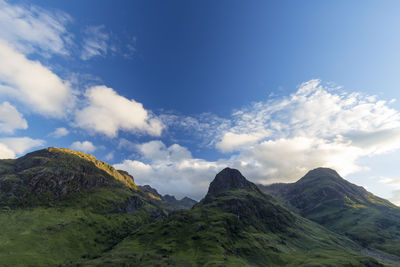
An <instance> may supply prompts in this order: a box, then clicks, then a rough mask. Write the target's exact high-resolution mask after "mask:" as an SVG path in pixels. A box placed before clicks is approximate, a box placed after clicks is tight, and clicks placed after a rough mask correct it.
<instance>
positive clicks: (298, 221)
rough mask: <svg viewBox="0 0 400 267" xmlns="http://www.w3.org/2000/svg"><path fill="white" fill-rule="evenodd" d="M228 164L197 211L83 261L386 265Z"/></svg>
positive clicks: (173, 216)
mask: <svg viewBox="0 0 400 267" xmlns="http://www.w3.org/2000/svg"><path fill="white" fill-rule="evenodd" d="M233 171H234V170H230V169H229V170H227V171H226V170H224V171H222V172H221V173H222V175H221V173H220V174H218V175H217V178H216V179H215V180H214V181H213V182H212V184H211V186H210V189H209V193H208V194H207V196H206V197H205V198H204V199H203V200H202V201H201V202H200V203H199V204H197V205H195V206H194V208H193V209H192V210H190V211H177V212H173V213H172V214H170V215H169V216H168V217H167V218H165V219H163V220H160V221H158V222H155V223H153V224H151V225H148V226H145V227H143V228H141V229H139V230H138V231H137V232H135V233H134V234H132V235H131V236H129V237H128V238H126V239H125V240H124V241H123V242H121V243H120V244H118V245H117V246H116V247H115V248H114V249H112V250H110V251H108V252H106V253H104V254H103V255H102V256H101V257H98V258H95V259H90V260H85V261H81V262H80V263H79V265H82V266H104V265H108V266H168V265H170V266H319V265H325V266H380V264H379V263H378V262H377V261H376V260H374V259H372V258H371V257H368V256H364V255H363V252H362V251H361V248H360V247H359V246H358V245H356V244H355V243H354V242H352V241H351V240H349V239H347V238H346V237H343V236H340V235H337V234H334V233H332V232H330V231H327V230H326V229H325V228H323V227H321V226H319V225H317V224H316V223H313V222H311V221H309V220H307V219H304V218H302V217H300V216H298V215H295V214H294V213H292V212H289V211H288V210H286V209H285V208H283V207H281V206H280V205H279V204H277V203H276V202H275V201H274V200H273V199H272V198H271V197H269V196H267V195H265V194H264V193H262V192H260V191H259V190H258V189H257V187H255V186H254V184H252V183H250V182H248V181H247V180H245V179H244V177H242V178H243V179H244V180H243V179H241V180H239V181H237V180H236V179H235V178H233V179H231V178H232V176H236V175H237V171H234V172H233Z"/></svg>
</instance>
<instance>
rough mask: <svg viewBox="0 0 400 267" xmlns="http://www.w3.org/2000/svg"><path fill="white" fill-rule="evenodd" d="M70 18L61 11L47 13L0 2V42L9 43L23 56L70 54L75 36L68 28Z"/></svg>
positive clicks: (35, 8) (0, 0) (31, 7)
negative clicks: (71, 43)
mask: <svg viewBox="0 0 400 267" xmlns="http://www.w3.org/2000/svg"><path fill="white" fill-rule="evenodd" d="M70 21H71V18H70V16H68V15H67V14H66V13H63V12H61V11H58V10H52V11H51V12H50V11H46V10H44V9H41V8H39V7H37V6H34V5H31V4H27V5H16V4H10V3H9V2H7V1H3V0H0V29H1V30H0V39H4V40H7V41H8V42H9V43H10V44H12V45H13V46H14V47H16V48H17V49H18V50H19V51H20V52H23V53H24V54H29V53H32V52H39V53H42V54H45V55H48V54H51V53H55V54H62V55H66V54H68V51H67V48H66V46H68V44H69V43H70V42H71V35H70V34H69V33H68V32H67V30H66V25H67V24H68V23H69V22H70Z"/></svg>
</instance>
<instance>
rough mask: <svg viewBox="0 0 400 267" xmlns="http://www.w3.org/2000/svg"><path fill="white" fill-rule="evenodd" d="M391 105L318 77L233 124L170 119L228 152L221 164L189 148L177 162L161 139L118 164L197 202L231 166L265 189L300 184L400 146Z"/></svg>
mask: <svg viewBox="0 0 400 267" xmlns="http://www.w3.org/2000/svg"><path fill="white" fill-rule="evenodd" d="M390 103H391V102H390ZM390 103H388V102H385V101H383V100H379V99H378V98H377V97H375V96H369V95H363V94H359V93H346V92H344V91H343V90H342V89H340V88H332V87H329V86H326V85H323V84H322V83H321V82H320V81H319V80H311V81H309V82H306V83H303V84H301V85H300V86H299V88H298V90H297V91H296V92H295V93H293V94H291V95H290V96H288V97H281V98H273V99H270V100H268V101H265V102H258V103H254V104H252V105H250V106H248V107H245V108H242V109H239V110H236V111H234V112H233V113H232V117H231V118H230V119H223V118H218V117H213V116H211V115H208V116H206V117H204V118H203V119H202V118H191V117H184V118H183V119H182V120H179V118H180V117H179V116H177V115H167V116H163V117H162V119H163V121H164V122H165V123H166V124H167V125H169V126H171V125H174V126H178V127H181V129H182V127H183V128H184V129H186V130H187V131H190V132H194V129H198V131H196V132H197V133H200V134H202V133H203V132H204V135H203V138H204V139H208V141H207V142H205V143H206V144H211V145H214V146H215V147H216V148H217V149H219V150H220V151H221V152H223V153H226V156H225V157H223V158H221V159H219V160H216V161H206V160H203V159H199V158H193V157H192V156H191V154H190V152H189V151H187V152H188V153H187V154H185V156H183V157H180V158H178V159H176V160H173V159H172V158H171V152H170V149H171V148H170V147H167V146H165V144H163V143H161V142H160V141H153V142H149V143H145V144H141V145H136V150H137V151H138V153H139V154H140V155H141V158H139V159H136V160H126V161H123V162H122V163H121V164H120V165H118V166H119V167H120V168H125V169H126V170H128V171H130V172H131V173H132V175H134V176H135V177H138V181H139V182H143V183H150V184H151V185H153V186H155V187H156V188H163V190H165V191H164V192H167V190H170V191H169V192H170V193H175V194H177V195H178V196H182V194H183V192H185V191H187V192H189V194H192V195H191V196H193V197H197V198H200V197H201V196H202V195H203V194H204V193H205V192H206V190H207V186H208V182H209V181H210V180H211V179H212V178H213V177H214V175H215V174H216V173H217V172H218V171H220V170H221V169H222V168H224V167H226V166H230V167H233V168H237V169H240V170H241V171H242V173H243V174H244V175H245V176H246V177H247V178H249V179H250V180H251V181H253V182H256V183H263V184H269V183H272V182H293V181H296V180H297V179H299V178H300V177H302V176H303V175H304V174H305V173H306V172H307V171H308V170H310V169H313V168H316V167H330V168H334V169H336V170H337V171H338V172H339V173H340V174H341V175H342V176H346V175H348V174H350V173H354V172H357V171H360V170H364V169H365V168H366V167H365V166H362V165H360V163H359V159H361V158H363V157H369V156H374V155H377V154H382V153H387V152H390V151H393V150H397V149H399V148H400V113H399V112H398V111H397V110H395V109H393V108H391V107H390ZM174 116H175V117H174ZM212 118H215V120H214V121H213V120H212ZM214 126H215V127H214ZM210 133H212V134H211V135H210ZM185 149H186V148H185ZM186 150H187V149H186ZM183 166H184V167H183ZM169 180H171V182H169ZM165 185H167V186H165Z"/></svg>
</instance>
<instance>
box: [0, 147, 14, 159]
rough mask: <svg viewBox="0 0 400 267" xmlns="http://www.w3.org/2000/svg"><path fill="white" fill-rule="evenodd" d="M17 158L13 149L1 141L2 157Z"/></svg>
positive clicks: (0, 153)
mask: <svg viewBox="0 0 400 267" xmlns="http://www.w3.org/2000/svg"><path fill="white" fill-rule="evenodd" d="M13 158H15V152H14V151H12V150H11V149H10V148H9V147H8V146H6V145H5V144H2V143H0V159H13Z"/></svg>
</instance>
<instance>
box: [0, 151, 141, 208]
mask: <svg viewBox="0 0 400 267" xmlns="http://www.w3.org/2000/svg"><path fill="white" fill-rule="evenodd" d="M101 187H126V188H129V189H131V190H137V186H136V184H135V182H134V179H133V177H132V176H130V175H129V174H128V173H126V172H119V171H117V170H115V169H114V168H113V167H112V166H111V165H109V164H107V163H105V162H102V161H99V160H97V159H96V158H95V157H93V156H91V155H88V154H85V153H82V152H77V151H74V150H70V149H59V148H54V147H50V148H47V149H43V150H39V151H35V152H32V153H29V154H27V155H25V156H23V157H21V158H18V159H16V160H9V161H2V162H1V163H0V196H1V201H3V202H9V204H10V202H14V204H17V203H18V202H19V200H21V201H23V200H27V199H29V201H30V202H31V203H32V204H33V203H38V202H41V203H49V202H53V201H58V200H60V199H61V198H63V197H65V196H68V195H70V194H73V193H76V192H83V191H84V190H90V189H95V188H101ZM7 200H8V201H7ZM23 202H26V201H23Z"/></svg>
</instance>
